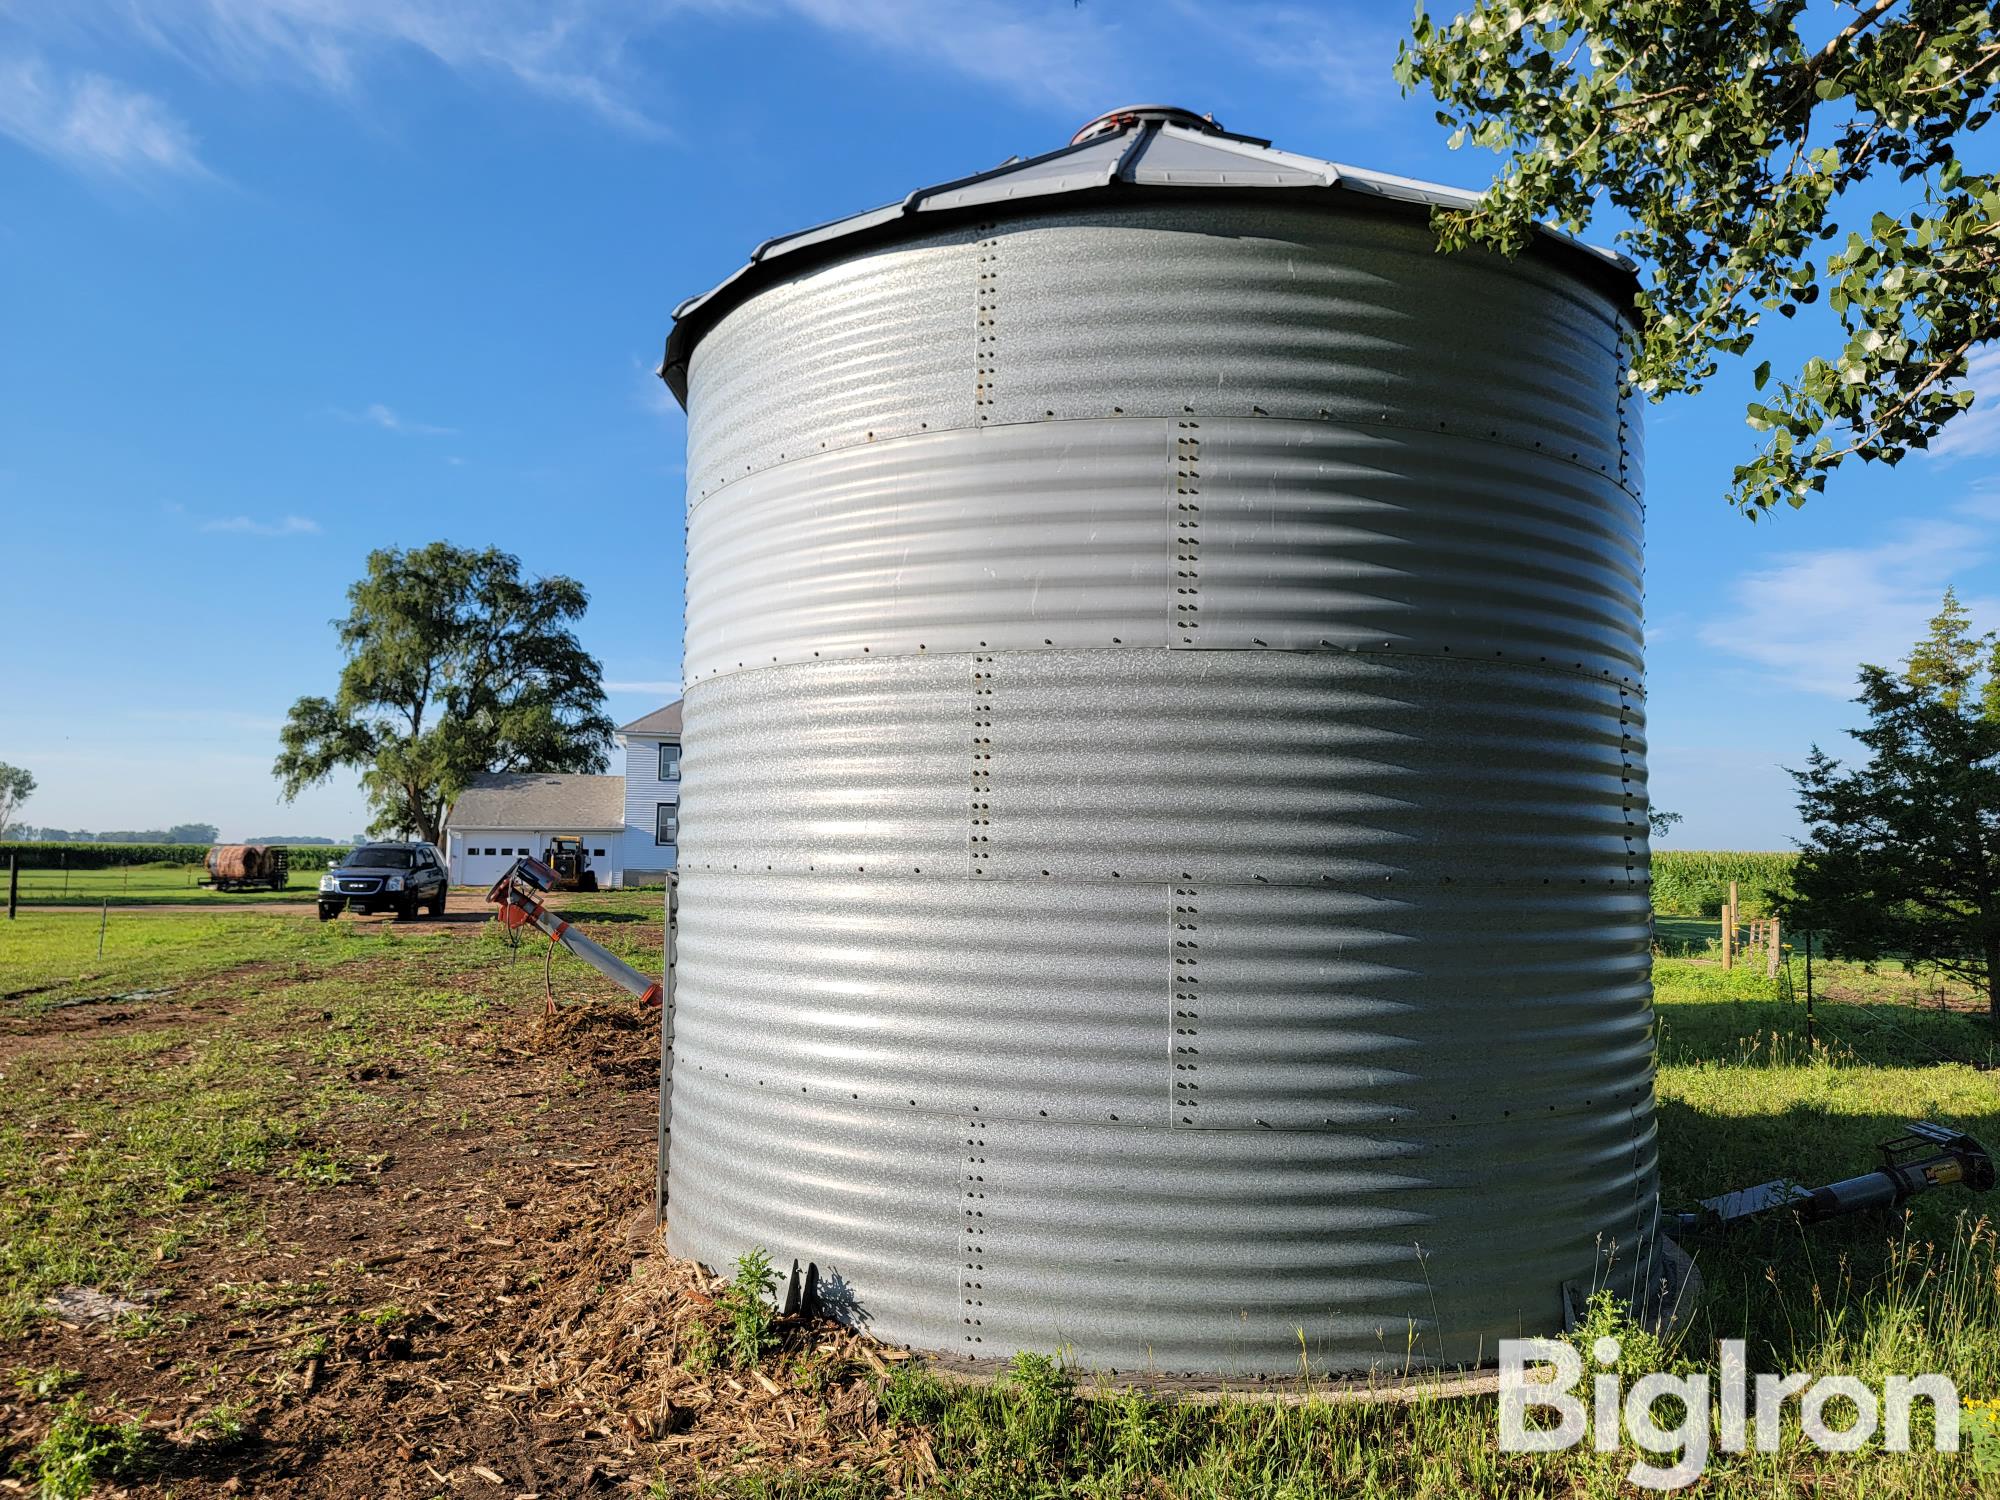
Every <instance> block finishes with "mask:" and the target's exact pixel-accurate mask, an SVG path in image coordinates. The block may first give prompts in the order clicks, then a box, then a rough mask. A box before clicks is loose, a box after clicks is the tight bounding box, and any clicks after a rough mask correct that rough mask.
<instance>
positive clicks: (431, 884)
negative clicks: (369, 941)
mask: <svg viewBox="0 0 2000 1500" xmlns="http://www.w3.org/2000/svg"><path fill="white" fill-rule="evenodd" d="M444 891H445V873H444V861H443V860H442V859H440V858H439V857H438V852H437V850H436V848H435V847H433V846H432V845H430V844H363V845H362V846H361V847H360V848H358V849H356V850H354V851H353V852H352V853H350V854H349V855H348V856H347V858H346V859H343V860H342V861H341V862H340V863H339V864H338V865H336V866H334V868H332V869H331V870H328V871H327V872H326V873H325V874H324V875H322V876H320V878H319V919H320V920H321V921H322V922H331V921H332V920H333V919H334V918H335V917H337V916H339V915H340V913H341V910H342V908H346V909H348V910H351V911H358V912H362V913H367V912H371V911H393V912H394V913H395V914H396V915H397V916H399V917H414V916H415V915H416V914H417V908H418V907H419V906H422V907H426V908H428V909H429V911H430V914H431V915H432V916H434V917H441V916H443V915H444Z"/></svg>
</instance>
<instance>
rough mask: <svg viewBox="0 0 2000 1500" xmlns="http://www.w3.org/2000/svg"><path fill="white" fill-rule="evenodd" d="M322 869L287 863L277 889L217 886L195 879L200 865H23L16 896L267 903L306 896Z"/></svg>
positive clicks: (56, 901) (125, 902)
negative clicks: (286, 877)
mask: <svg viewBox="0 0 2000 1500" xmlns="http://www.w3.org/2000/svg"><path fill="white" fill-rule="evenodd" d="M325 873H326V871H325V869H324V868H323V867H322V866H321V865H318V864H303V865H301V864H295V865H293V866H292V871H291V883H290V884H289V885H288V886H287V887H286V888H285V889H284V890H282V891H262V890H259V891H218V890H214V889H212V888H210V887H208V886H204V885H201V884H199V882H201V881H203V880H206V879H207V878H208V872H207V871H206V870H204V869H203V868H202V867H201V866H200V865H178V864H165V863H160V864H150V865H121V866H119V867H118V868H117V869H112V870H67V871H65V870H23V871H21V900H22V902H23V903H24V904H32V905H35V906H96V905H98V904H100V903H101V902H105V901H109V902H110V903H111V904H112V905H113V906H225V907H226V906H268V905H270V904H271V903H272V902H282V901H310V900H312V899H313V897H314V895H315V894H317V892H318V890H319V878H320V876H321V875H324V874H325Z"/></svg>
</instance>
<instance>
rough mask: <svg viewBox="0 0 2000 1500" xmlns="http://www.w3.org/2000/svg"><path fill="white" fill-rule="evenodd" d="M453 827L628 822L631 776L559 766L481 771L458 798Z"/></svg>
mask: <svg viewBox="0 0 2000 1500" xmlns="http://www.w3.org/2000/svg"><path fill="white" fill-rule="evenodd" d="M450 822H451V826H452V827H453V828H524V829H542V830H545V831H548V832H551V833H555V832H563V831H566V830H588V831H590V832H593V833H602V832H605V831H607V830H610V829H614V828H623V827H624V826H625V778H624V777H623V776H579V775H568V774H562V773H558V772H554V771H502V772H498V773H495V774H493V775H488V776H476V777H474V778H473V781H472V785H471V786H469V787H467V788H466V789H465V790H464V791H463V792H462V793H460V795H459V799H458V801H457V802H455V803H454V804H452V809H451V819H450Z"/></svg>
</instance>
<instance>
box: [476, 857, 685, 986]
mask: <svg viewBox="0 0 2000 1500" xmlns="http://www.w3.org/2000/svg"><path fill="white" fill-rule="evenodd" d="M555 885H556V873H555V871H553V870H551V869H550V868H549V867H548V866H547V865H545V864H543V863H542V862H541V861H540V860H538V859H535V858H533V857H531V856H528V855H523V856H522V857H521V858H519V859H517V860H515V861H514V863H513V864H512V865H511V866H510V867H509V868H508V870H507V873H506V874H504V875H502V876H501V877H500V878H499V879H498V880H496V881H494V882H493V889H492V890H490V891H488V892H487V893H486V899H487V900H488V901H490V902H492V903H493V904H494V905H495V906H497V907H499V908H500V910H499V912H498V913H497V915H498V917H499V919H500V921H501V922H502V923H504V924H505V925H506V926H508V927H512V928H520V927H533V928H534V929H535V930H536V931H538V932H544V933H547V934H548V938H549V944H550V948H549V958H550V962H551V963H553V962H554V958H555V945H556V944H558V943H560V944H561V945H562V946H563V947H565V948H567V949H568V950H569V951H570V952H572V953H574V954H575V955H576V956H577V957H578V958H580V959H582V960H583V961H584V962H585V963H587V964H589V965H590V966H591V967H592V968H593V969H595V970H597V972H598V973H600V974H602V975H603V976H604V977H605V978H606V979H608V980H610V981H611V982H612V983H613V984H615V985H617V986H618V987H619V988H620V989H622V990H626V991H629V992H630V993H632V994H634V995H637V996H638V997H639V1003H640V1004H641V1005H658V1004H659V1003H660V982H659V981H658V980H657V979H653V978H650V977H648V976H647V975H645V974H641V973H640V972H639V971H638V970H637V969H635V968H633V967H632V966H631V965H630V964H628V963H626V962H625V960H624V959H622V958H620V957H619V956H618V955H617V954H615V953H613V952H611V951H610V949H608V948H605V947H604V946H602V945H601V944H599V943H595V942H592V941H591V940H590V939H589V938H587V937H585V936H584V935H583V934H582V933H580V932H578V931H577V930H576V929H575V928H574V927H572V926H570V924H569V923H568V922H567V921H565V920H564V919H563V918H561V917H559V916H557V915H556V914H555V913H554V912H552V911H550V910H549V908H548V906H547V904H546V903H545V902H544V900H543V897H545V896H546V895H547V894H548V893H549V892H550V891H551V890H553V889H554V888H555ZM548 996H549V1010H550V1012H551V1013H553V1012H554V1010H555V1004H556V1000H555V989H554V987H553V985H550V986H549V987H548Z"/></svg>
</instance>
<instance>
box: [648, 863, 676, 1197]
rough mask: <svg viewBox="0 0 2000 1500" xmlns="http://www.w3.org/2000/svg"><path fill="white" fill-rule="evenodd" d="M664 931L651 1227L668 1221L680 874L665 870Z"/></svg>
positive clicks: (661, 956) (661, 954)
mask: <svg viewBox="0 0 2000 1500" xmlns="http://www.w3.org/2000/svg"><path fill="white" fill-rule="evenodd" d="M665 915H666V932H665V934H664V936H663V938H662V940H661V944H660V1130H659V1147H660V1159H659V1165H658V1172H657V1180H656V1181H655V1183H654V1186H653V1227H654V1228H655V1229H657V1228H659V1227H660V1225H662V1224H664V1223H666V1221H667V1137H668V1135H669V1134H670V1133H671V1132H672V1128H673V1119H674V946H675V944H674V937H675V931H676V928H677V927H678V926H679V921H680V874H679V872H678V871H675V870H669V871H667V899H666V913H665Z"/></svg>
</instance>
